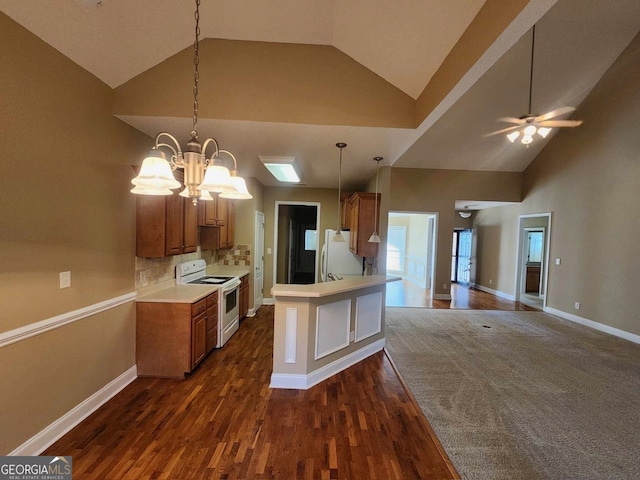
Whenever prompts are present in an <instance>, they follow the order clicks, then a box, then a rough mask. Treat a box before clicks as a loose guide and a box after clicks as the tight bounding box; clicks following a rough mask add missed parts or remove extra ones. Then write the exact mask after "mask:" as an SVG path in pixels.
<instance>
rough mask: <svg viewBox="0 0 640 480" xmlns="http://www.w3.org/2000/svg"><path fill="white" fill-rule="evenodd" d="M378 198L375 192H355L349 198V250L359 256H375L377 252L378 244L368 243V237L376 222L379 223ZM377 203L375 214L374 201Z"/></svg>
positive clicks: (379, 196)
mask: <svg viewBox="0 0 640 480" xmlns="http://www.w3.org/2000/svg"><path fill="white" fill-rule="evenodd" d="M380 198H381V195H380V194H378V197H377V198H376V194H375V193H366V192H356V193H354V194H353V195H351V198H349V202H348V203H349V227H350V230H351V237H350V239H349V250H351V252H353V253H355V254H356V255H359V256H361V257H375V256H376V255H377V254H378V244H377V243H370V242H369V237H370V236H371V234H372V233H373V231H374V229H375V226H376V223H377V225H378V226H379V225H380V219H379V217H380ZM376 201H377V203H378V207H377V214H378V218H377V219H374V216H375V215H376V203H375V202H376ZM378 228H379V227H378Z"/></svg>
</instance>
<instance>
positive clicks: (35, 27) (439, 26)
mask: <svg viewBox="0 0 640 480" xmlns="http://www.w3.org/2000/svg"><path fill="white" fill-rule="evenodd" d="M483 3H484V1H483V0H402V1H396V0H380V1H376V2H371V1H370V0H305V1H304V2H301V1H299V0H270V1H269V2H265V1H264V0H244V1H241V2H239V1H233V0H206V1H203V2H202V6H201V28H202V34H201V36H202V38H206V37H217V38H228V39H240V40H260V41H269V42H289V43H308V44H323V45H333V46H335V47H336V48H338V49H340V50H342V51H343V52H345V53H346V54H347V55H349V56H351V57H352V58H354V59H355V60H356V61H358V62H360V63H361V64H363V65H364V66H366V67H368V68H369V69H370V70H372V71H373V72H375V73H377V74H378V75H380V76H381V77H383V78H385V79H386V80H387V81H389V82H390V83H392V84H393V85H395V86H397V87H398V88H400V89H402V90H403V91H405V92H406V93H407V94H409V95H411V96H412V97H414V98H415V97H417V96H418V95H419V94H420V92H421V91H422V90H423V89H424V87H425V85H427V83H428V81H429V79H430V78H431V76H432V75H433V74H434V72H435V71H436V70H437V68H438V67H439V66H440V64H441V63H442V61H443V60H444V58H445V57H446V55H447V54H448V53H449V52H450V50H451V48H452V47H453V46H454V45H455V43H456V41H457V40H458V38H459V37H460V35H461V34H462V33H463V32H464V30H465V29H466V27H467V26H468V24H469V22H470V21H471V20H472V19H473V17H474V16H475V14H476V13H477V11H478V10H479V8H480V7H481V6H482V5H483ZM193 9H194V5H193V2H186V1H181V2H177V1H175V0H108V1H107V2H106V3H105V4H104V5H103V6H102V7H99V8H98V9H95V10H91V11H88V12H87V11H85V10H83V9H82V8H80V7H79V6H78V5H77V4H76V3H75V2H74V1H73V0H47V1H42V0H0V10H1V11H2V12H4V13H5V14H7V15H9V16H10V17H12V18H13V19H14V20H16V21H17V22H18V23H20V24H22V25H24V26H25V27H26V28H28V29H29V30H30V31H32V32H33V33H35V34H36V35H37V36H39V37H40V38H42V39H43V40H45V41H46V42H47V43H49V44H51V45H52V46H54V47H55V48H56V49H58V50H59V51H61V52H62V53H63V54H65V55H66V56H68V57H69V58H71V59H72V60H74V61H75V62H76V63H78V64H80V65H81V66H83V67H84V68H85V69H87V70H88V71H90V72H92V73H93V74H94V75H96V76H97V77H98V78H100V79H102V80H103V81H104V82H105V83H107V84H108V85H110V86H112V87H115V86H117V85H120V84H122V83H123V82H126V81H127V80H129V79H130V78H132V77H134V76H135V75H137V74H139V73H141V72H143V71H145V70H147V69H149V68H150V67H152V66H154V65H156V64H157V63H160V62H161V61H163V60H165V59H166V58H167V57H169V56H171V55H173V54H175V53H177V52H179V51H181V50H183V49H184V48H185V47H187V46H189V45H190V44H191V43H192V42H193V27H194V25H193ZM536 22H538V23H537V25H538V27H537V30H536V33H537V38H536V57H535V65H534V92H533V109H534V110H536V112H537V113H544V112H546V111H548V110H551V109H553V108H557V107H560V106H564V105H571V106H574V107H578V109H577V110H576V112H574V114H573V115H572V117H571V118H580V108H579V105H580V102H581V101H582V100H583V99H584V97H585V96H586V95H587V94H588V92H589V91H590V90H591V88H593V86H594V85H595V83H596V82H597V81H598V80H599V79H600V77H601V76H602V74H603V73H604V72H605V71H606V69H607V68H608V67H609V66H610V65H611V64H612V63H613V62H614V61H615V59H616V58H617V57H618V56H619V54H620V53H621V52H622V50H623V49H624V48H625V46H626V45H627V44H628V43H629V42H630V41H631V40H632V39H633V37H634V36H635V35H636V34H637V33H638V31H639V30H640V1H638V0H615V1H611V0H559V1H557V0H536V1H535V2H529V3H528V4H527V6H526V7H525V8H524V10H523V11H522V13H521V14H520V15H519V16H518V17H517V18H516V19H515V20H514V21H513V22H512V24H511V25H510V26H509V27H508V28H507V29H506V30H505V31H504V32H503V34H502V35H501V36H500V37H499V38H498V39H497V40H496V41H495V43H494V44H493V45H492V46H491V47H490V48H489V49H488V50H487V51H486V52H485V54H484V55H483V56H482V57H481V58H480V59H479V60H478V62H477V63H476V64H475V65H474V66H473V67H472V68H471V69H470V70H469V71H468V72H467V74H466V75H465V76H464V77H463V78H462V79H461V80H460V82H459V83H458V84H457V85H456V86H455V87H454V88H453V89H452V90H451V92H450V93H449V94H448V95H447V96H446V97H445V98H444V100H443V101H442V102H441V103H440V104H439V105H438V106H437V107H436V108H435V109H434V111H433V112H432V113H431V114H429V116H428V117H427V118H426V119H425V120H424V121H423V122H422V124H421V125H420V126H419V127H418V128H417V129H392V128H367V127H344V126H320V125H297V124H283V123H264V122H246V121H233V120H211V119H200V122H199V130H200V136H201V138H205V137H207V136H215V137H216V138H217V139H218V140H220V142H221V144H222V145H223V148H226V149H228V150H230V151H232V152H234V154H236V156H237V157H238V161H239V162H240V165H239V167H240V173H241V174H242V175H245V176H255V177H256V178H258V180H260V181H261V182H262V183H263V184H265V185H277V182H276V181H275V180H274V179H272V178H271V177H270V176H269V174H268V173H267V172H266V170H265V169H264V167H263V166H262V165H261V164H260V162H259V160H258V158H257V157H258V155H278V156H279V155H281V156H294V157H296V158H297V159H298V161H299V162H300V165H301V168H302V170H303V174H304V178H305V181H306V184H307V185H309V186H317V187H335V186H336V183H337V178H336V176H337V174H336V170H335V167H336V166H337V159H338V153H337V149H336V147H335V143H336V142H338V141H344V142H346V143H347V144H348V145H349V146H348V147H347V149H345V151H344V161H343V168H344V175H343V179H344V181H345V185H346V186H347V187H348V186H349V185H353V186H358V185H362V184H364V183H365V182H366V181H368V180H369V179H370V178H371V177H372V176H373V175H374V174H375V162H373V160H372V158H373V157H374V156H378V155H379V156H383V157H384V158H385V160H384V162H383V163H382V165H383V166H384V165H390V164H393V165H394V167H412V168H451V169H465V170H498V171H523V170H524V169H525V168H526V167H527V165H529V163H530V162H531V161H532V160H533V158H535V156H536V155H537V154H538V153H539V151H540V150H541V149H542V148H543V147H544V145H546V143H547V142H548V141H549V140H550V138H551V137H552V136H553V135H550V138H548V139H546V140H542V141H539V140H538V141H536V143H535V144H533V145H532V146H531V147H530V148H524V147H523V146H522V145H520V144H514V145H512V144H510V143H509V142H508V141H507V140H506V139H505V138H504V137H503V136H495V137H490V138H485V137H483V134H485V133H488V132H490V131H492V130H497V129H499V128H502V127H504V126H506V125H505V124H501V123H499V122H498V121H497V120H496V119H497V118H499V117H501V116H516V117H517V116H520V115H523V114H525V113H527V112H526V109H527V93H528V73H529V72H528V67H529V61H530V58H529V55H530V33H529V32H530V28H531V26H532V25H533V24H534V23H536ZM534 113H535V112H534ZM122 119H123V120H124V121H126V122H128V123H130V124H131V125H133V126H134V127H136V128H138V129H140V130H141V131H143V132H145V133H147V134H149V135H150V136H155V134H156V133H157V132H158V131H170V132H172V133H174V134H176V133H178V134H179V133H180V132H185V133H184V135H185V136H186V135H187V133H188V132H189V131H190V130H191V119H190V118H163V117H122ZM564 130H565V131H563V132H561V133H560V134H561V135H570V134H571V131H570V129H564ZM181 140H182V141H185V140H186V138H182V139H181ZM134 162H135V160H133V159H132V163H134Z"/></svg>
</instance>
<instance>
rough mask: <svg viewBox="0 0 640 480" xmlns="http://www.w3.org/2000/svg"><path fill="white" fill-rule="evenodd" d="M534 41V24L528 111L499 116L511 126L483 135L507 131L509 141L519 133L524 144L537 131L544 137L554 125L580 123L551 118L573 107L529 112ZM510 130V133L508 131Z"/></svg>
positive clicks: (567, 111) (528, 142)
mask: <svg viewBox="0 0 640 480" xmlns="http://www.w3.org/2000/svg"><path fill="white" fill-rule="evenodd" d="M535 43H536V26H535V25H534V26H533V29H532V37H531V70H530V74H529V113H527V114H526V115H523V116H521V117H520V118H515V117H502V118H499V119H498V120H500V121H501V122H507V123H515V125H514V126H512V127H507V128H503V129H501V130H497V131H495V132H491V133H488V134H486V135H485V137H490V136H492V135H499V134H501V133H508V135H507V138H508V139H509V141H510V142H511V143H513V142H515V141H516V140H517V139H518V137H520V135H522V139H521V140H520V141H521V142H522V143H523V144H524V145H529V144H530V143H531V142H533V136H534V135H535V134H536V133H537V134H538V135H540V136H541V137H542V138H545V137H546V136H547V135H549V133H550V132H551V129H552V128H556V127H577V126H579V125H581V124H582V120H553V119H554V118H556V117H559V116H561V115H565V114H567V113H571V112H573V111H574V110H575V108H574V107H560V108H556V109H555V110H552V111H550V112H547V113H545V114H543V115H536V114H534V113H531V92H532V90H533V52H534V48H535ZM509 132H511V133H509Z"/></svg>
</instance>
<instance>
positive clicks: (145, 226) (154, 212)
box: [136, 195, 167, 257]
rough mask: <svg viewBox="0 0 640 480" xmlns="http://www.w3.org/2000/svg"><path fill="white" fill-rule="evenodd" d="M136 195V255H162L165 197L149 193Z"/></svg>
mask: <svg viewBox="0 0 640 480" xmlns="http://www.w3.org/2000/svg"><path fill="white" fill-rule="evenodd" d="M136 197H137V198H136V256H137V257H164V256H165V243H166V242H165V235H166V228H165V221H166V209H167V202H166V199H165V198H163V197H156V196H151V195H136Z"/></svg>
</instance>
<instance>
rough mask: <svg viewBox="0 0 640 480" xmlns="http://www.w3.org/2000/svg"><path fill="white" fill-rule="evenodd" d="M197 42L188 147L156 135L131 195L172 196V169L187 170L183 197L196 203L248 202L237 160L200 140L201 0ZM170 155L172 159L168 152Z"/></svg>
mask: <svg viewBox="0 0 640 480" xmlns="http://www.w3.org/2000/svg"><path fill="white" fill-rule="evenodd" d="M195 20H196V27H195V42H194V44H193V48H194V59H193V64H194V67H195V68H194V85H193V130H192V131H191V139H190V140H189V142H188V143H187V148H186V149H185V151H184V152H183V151H182V150H181V148H180V143H179V142H178V140H177V139H176V138H175V137H174V136H173V135H171V134H170V133H166V132H160V133H158V135H156V139H155V145H154V147H153V148H152V149H151V150H150V151H149V153H148V154H147V157H146V158H145V159H144V161H143V162H142V167H140V172H139V173H138V176H136V177H135V178H134V179H133V180H131V183H132V184H133V185H134V188H133V189H131V192H132V193H136V194H139V195H172V194H173V192H172V191H171V190H174V189H176V188H180V182H178V181H177V180H176V178H175V177H174V175H173V170H176V169H178V168H181V169H183V170H184V190H183V191H182V192H180V195H181V196H183V197H187V198H190V199H192V201H193V203H194V204H196V203H197V202H198V199H200V200H213V197H211V195H210V192H215V193H218V194H219V196H220V197H222V198H231V199H249V198H253V197H252V196H251V194H250V193H249V191H248V190H247V184H246V182H245V181H244V179H243V178H242V177H240V176H238V163H237V161H236V157H235V156H234V155H233V154H232V153H231V152H229V151H227V150H222V149H220V148H219V146H218V142H217V140H216V139H215V138H207V139H206V140H205V141H204V143H203V144H201V143H200V142H199V141H198V81H199V71H198V64H199V61H200V57H199V47H200V42H199V36H200V0H196V11H195ZM209 146H211V147H212V149H213V152H212V154H211V156H210V157H209V158H207V156H206V151H207V148H208V147H209ZM164 150H167V151H168V153H170V154H171V157H170V158H169V160H167V156H166V154H165V151H164ZM222 154H224V155H227V156H229V157H230V158H231V160H233V169H232V170H231V171H229V169H228V168H227V167H225V166H224V165H220V162H221V161H222V157H221V155H222Z"/></svg>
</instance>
